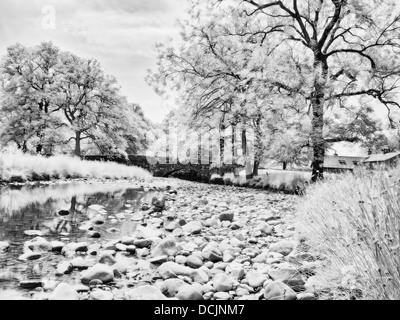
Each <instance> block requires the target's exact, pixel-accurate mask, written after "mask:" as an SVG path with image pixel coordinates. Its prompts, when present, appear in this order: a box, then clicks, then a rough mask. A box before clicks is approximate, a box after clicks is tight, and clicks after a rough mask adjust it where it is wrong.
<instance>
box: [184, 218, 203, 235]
mask: <svg viewBox="0 0 400 320" xmlns="http://www.w3.org/2000/svg"><path fill="white" fill-rule="evenodd" d="M182 229H183V231H185V232H187V233H189V234H199V233H201V230H202V229H203V225H202V224H201V221H190V222H189V223H187V224H185V225H184V226H183V227H182Z"/></svg>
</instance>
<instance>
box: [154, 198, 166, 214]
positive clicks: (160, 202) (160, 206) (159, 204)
mask: <svg viewBox="0 0 400 320" xmlns="http://www.w3.org/2000/svg"><path fill="white" fill-rule="evenodd" d="M165 201H166V197H165V196H162V197H153V199H152V200H151V205H152V206H154V207H155V209H157V210H155V211H163V210H164V209H165Z"/></svg>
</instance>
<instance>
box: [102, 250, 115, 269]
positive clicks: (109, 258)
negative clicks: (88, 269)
mask: <svg viewBox="0 0 400 320" xmlns="http://www.w3.org/2000/svg"><path fill="white" fill-rule="evenodd" d="M116 262H117V260H115V258H114V256H113V255H112V254H111V253H108V252H102V253H100V258H99V263H102V264H106V265H108V266H112V265H114V264H115V263H116Z"/></svg>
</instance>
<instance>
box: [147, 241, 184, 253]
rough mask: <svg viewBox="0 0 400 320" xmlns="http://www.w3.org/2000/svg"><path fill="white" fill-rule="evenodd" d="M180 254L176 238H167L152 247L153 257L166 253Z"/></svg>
mask: <svg viewBox="0 0 400 320" xmlns="http://www.w3.org/2000/svg"><path fill="white" fill-rule="evenodd" d="M177 254H178V248H177V246H176V242H175V240H174V239H171V238H166V239H163V240H160V241H158V242H156V243H154V244H153V246H152V248H151V255H152V257H157V256H163V255H166V256H168V257H171V256H172V257H175V256H176V255H177Z"/></svg>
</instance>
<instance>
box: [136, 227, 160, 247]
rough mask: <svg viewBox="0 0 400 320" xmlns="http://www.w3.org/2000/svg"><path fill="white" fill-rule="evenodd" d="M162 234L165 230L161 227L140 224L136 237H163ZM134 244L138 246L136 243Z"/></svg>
mask: <svg viewBox="0 0 400 320" xmlns="http://www.w3.org/2000/svg"><path fill="white" fill-rule="evenodd" d="M162 236H163V232H162V231H161V230H159V229H153V228H149V227H143V226H138V227H137V229H136V238H138V239H150V238H162ZM134 245H135V246H137V245H136V243H134Z"/></svg>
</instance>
